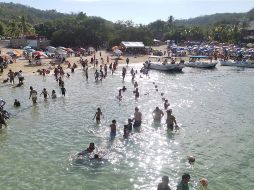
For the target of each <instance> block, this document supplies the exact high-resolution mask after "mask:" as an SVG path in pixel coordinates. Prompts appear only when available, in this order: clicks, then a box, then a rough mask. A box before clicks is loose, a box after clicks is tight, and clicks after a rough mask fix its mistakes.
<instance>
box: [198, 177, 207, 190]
mask: <svg viewBox="0 0 254 190" xmlns="http://www.w3.org/2000/svg"><path fill="white" fill-rule="evenodd" d="M199 183H200V185H201V187H202V188H203V189H206V188H207V186H208V180H207V179H206V178H201V179H200V180H199Z"/></svg>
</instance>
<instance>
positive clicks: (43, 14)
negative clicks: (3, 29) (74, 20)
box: [0, 2, 68, 25]
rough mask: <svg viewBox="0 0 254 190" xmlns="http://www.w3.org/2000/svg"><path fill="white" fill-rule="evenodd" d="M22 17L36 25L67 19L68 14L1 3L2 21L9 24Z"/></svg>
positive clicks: (0, 18) (0, 15) (0, 19)
mask: <svg viewBox="0 0 254 190" xmlns="http://www.w3.org/2000/svg"><path fill="white" fill-rule="evenodd" d="M20 16H25V17H26V21H27V22H28V23H29V24H32V25H34V24H37V23H41V22H45V21H51V20H56V19H59V18H64V17H67V16H68V14H63V13H59V12H56V11H55V10H46V11H43V10H39V9H35V8H32V7H29V6H25V5H21V4H14V3H2V2H0V21H2V22H3V23H7V22H9V21H10V20H16V19H17V18H19V17H20Z"/></svg>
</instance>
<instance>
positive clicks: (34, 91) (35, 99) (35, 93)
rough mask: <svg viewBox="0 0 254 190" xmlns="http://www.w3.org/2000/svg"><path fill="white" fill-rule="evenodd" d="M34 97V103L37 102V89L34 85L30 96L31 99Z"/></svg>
mask: <svg viewBox="0 0 254 190" xmlns="http://www.w3.org/2000/svg"><path fill="white" fill-rule="evenodd" d="M31 97H32V101H33V104H36V103H37V102H36V101H37V91H36V90H34V89H33V87H32V86H30V96H29V99H30V98H31Z"/></svg>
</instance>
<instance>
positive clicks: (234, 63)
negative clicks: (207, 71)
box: [220, 61, 254, 68]
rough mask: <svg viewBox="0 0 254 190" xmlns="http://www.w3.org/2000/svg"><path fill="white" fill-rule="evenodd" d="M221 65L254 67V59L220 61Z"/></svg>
mask: <svg viewBox="0 0 254 190" xmlns="http://www.w3.org/2000/svg"><path fill="white" fill-rule="evenodd" d="M220 64H221V66H232V67H246V68H254V61H250V62H249V61H220Z"/></svg>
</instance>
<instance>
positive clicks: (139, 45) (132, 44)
mask: <svg viewBox="0 0 254 190" xmlns="http://www.w3.org/2000/svg"><path fill="white" fill-rule="evenodd" d="M121 45H122V46H124V47H125V48H126V49H127V48H145V45H144V43H143V42H121Z"/></svg>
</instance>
